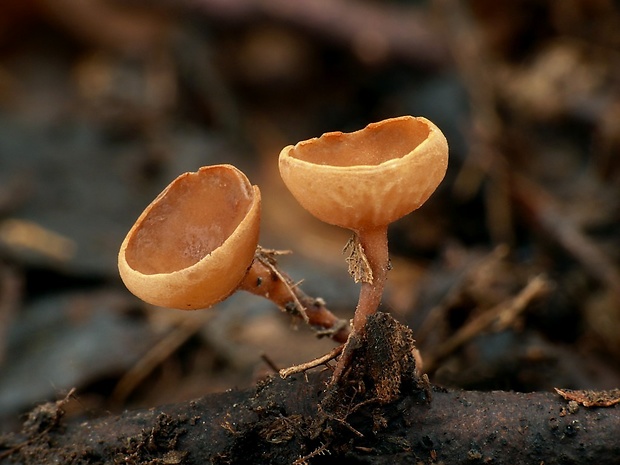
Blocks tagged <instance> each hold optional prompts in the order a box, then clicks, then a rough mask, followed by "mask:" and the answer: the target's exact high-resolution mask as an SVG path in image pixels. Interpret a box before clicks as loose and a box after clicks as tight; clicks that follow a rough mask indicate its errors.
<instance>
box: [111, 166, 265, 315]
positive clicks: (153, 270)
mask: <svg viewBox="0 0 620 465" xmlns="http://www.w3.org/2000/svg"><path fill="white" fill-rule="evenodd" d="M260 201H261V196H260V191H259V189H258V187H257V186H252V185H251V184H250V182H249V181H248V179H247V177H246V176H245V175H244V174H243V173H242V172H241V171H239V170H238V169H237V168H235V167H234V166H232V165H215V166H208V167H202V168H200V169H199V170H198V171H196V172H192V173H184V174H182V175H180V176H179V177H178V178H176V179H175V180H174V181H172V183H170V184H169V185H168V187H166V188H165V189H164V190H163V192H162V193H161V194H159V196H157V198H155V200H153V202H152V203H151V204H150V205H149V206H148V207H146V209H145V210H144V212H143V213H142V214H141V215H140V217H139V218H138V219H137V221H136V222H135V224H134V225H133V227H132V228H131V229H130V231H129V233H128V234H127V236H126V237H125V240H124V241H123V243H122V245H121V248H120V252H119V255H118V268H119V272H120V275H121V278H122V280H123V282H124V283H125V285H126V286H127V289H129V290H130V291H131V292H132V293H133V294H135V295H136V296H138V297H139V298H141V299H142V300H144V301H145V302H148V303H151V304H153V305H159V306H162V307H169V308H177V309H182V310H192V309H198V308H207V307H210V306H212V305H214V304H216V303H218V302H220V301H222V300H224V299H225V298H227V297H228V296H229V295H230V294H232V293H233V292H234V291H235V290H236V289H237V288H238V286H239V284H240V283H241V281H242V280H243V279H244V277H245V275H246V273H247V271H248V269H249V268H250V266H251V264H252V262H253V259H254V254H255V251H256V248H257V245H258V236H259V226H260V203H261V202H260Z"/></svg>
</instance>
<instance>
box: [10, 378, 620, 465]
mask: <svg viewBox="0 0 620 465" xmlns="http://www.w3.org/2000/svg"><path fill="white" fill-rule="evenodd" d="M324 381H325V379H324V377H321V376H316V375H312V376H310V381H309V382H306V381H305V380H304V377H303V376H298V377H295V378H292V379H291V378H289V379H286V380H281V379H278V378H276V377H274V378H271V379H270V380H269V381H268V382H266V383H262V384H261V386H260V387H258V388H255V389H248V390H245V391H230V392H224V393H220V394H215V395H211V396H207V397H204V398H202V399H200V400H197V401H193V402H187V403H181V404H175V405H168V406H165V407H161V408H156V409H149V410H141V411H133V412H126V413H124V414H122V415H119V416H111V417H106V418H100V419H96V420H90V421H86V422H76V423H67V424H65V423H64V422H62V421H58V425H56V424H52V427H51V428H50V430H49V431H47V432H45V433H44V434H41V432H40V431H39V430H38V429H37V428H36V426H37V425H36V424H30V425H29V427H28V428H26V430H27V431H26V432H25V433H23V434H22V435H19V436H14V437H12V438H9V437H6V436H5V437H3V438H1V439H0V453H3V454H4V455H6V456H10V459H11V460H12V461H13V462H14V463H21V464H24V465H29V464H41V463H78V462H79V463H104V462H105V463H121V462H122V463H146V462H149V461H150V462H149V463H183V464H185V465H191V464H201V463H275V464H280V463H282V464H284V463H286V464H290V463H293V462H294V461H295V460H297V459H299V458H300V457H302V456H304V455H308V454H310V453H312V451H313V450H317V449H318V448H319V447H321V446H326V447H325V450H326V451H329V454H330V455H331V457H330V458H331V460H334V461H335V460H337V459H338V458H341V459H344V458H345V456H346V459H347V460H348V461H349V463H351V462H355V463H373V464H379V465H380V464H394V463H403V462H405V461H407V462H409V461H412V460H413V458H416V459H417V460H418V461H419V462H421V463H441V462H443V463H493V464H494V465H502V464H515V463H532V464H539V463H544V464H545V465H553V464H561V463H605V464H618V463H620V441H618V435H619V434H620V408H617V407H615V408H594V409H589V408H585V407H575V405H574V404H573V405H572V406H571V408H569V406H568V403H567V401H566V400H564V399H563V398H561V397H560V396H559V395H557V394H553V393H529V394H523V393H514V392H466V391H446V390H441V389H440V390H435V392H433V398H432V401H431V402H430V403H429V404H427V403H422V404H418V403H417V399H416V397H415V395H410V396H409V397H405V398H402V399H401V400H399V401H398V402H396V403H394V404H390V405H388V406H385V408H384V409H383V410H382V417H381V418H382V419H383V421H384V422H385V423H386V424H387V427H386V428H385V429H382V430H381V431H380V432H379V433H376V432H374V431H373V428H374V426H373V424H372V421H368V415H371V412H372V410H373V409H374V408H376V405H372V404H369V405H368V406H366V407H363V408H360V409H359V410H358V411H357V412H356V413H355V415H356V416H359V417H360V420H359V421H358V422H357V423H355V424H354V426H355V428H356V429H357V430H359V432H360V433H361V434H362V437H357V436H355V437H354V436H353V434H352V433H348V434H347V433H346V432H342V431H341V432H339V433H338V435H337V436H336V438H335V439H333V441H331V442H329V441H327V436H324V435H322V433H321V431H317V430H313V427H312V424H313V420H314V419H315V418H316V417H317V416H318V415H319V413H318V411H317V404H318V402H319V398H318V396H319V395H320V394H319V393H321V392H322V390H323V387H324ZM48 405H50V407H51V408H52V409H57V408H62V407H61V406H60V407H58V406H57V404H55V403H53V404H48ZM50 414H53V412H50ZM52 416H54V415H52ZM363 418H366V421H363V420H362V419H363ZM30 421H31V423H32V422H33V421H36V419H33V418H32V417H31V418H30ZM350 421H351V422H352V424H353V422H354V421H355V418H351V419H350ZM375 426H376V425H375ZM309 430H312V433H314V434H318V439H313V438H311V437H310V432H309ZM343 431H344V430H343ZM331 434H332V435H333V434H334V431H332V433H331ZM396 438H397V439H396ZM346 444H350V445H349V446H346ZM174 460H177V461H176V462H175V461H174Z"/></svg>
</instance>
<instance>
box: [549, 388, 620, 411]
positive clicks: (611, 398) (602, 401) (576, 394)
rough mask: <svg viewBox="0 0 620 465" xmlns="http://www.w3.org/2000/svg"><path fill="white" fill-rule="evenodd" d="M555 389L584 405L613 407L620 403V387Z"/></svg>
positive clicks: (567, 397)
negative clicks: (603, 389) (608, 388)
mask: <svg viewBox="0 0 620 465" xmlns="http://www.w3.org/2000/svg"><path fill="white" fill-rule="evenodd" d="M554 389H555V392H557V393H558V394H560V395H561V396H562V397H564V398H565V399H566V400H568V401H575V402H577V403H579V404H581V405H583V406H584V407H613V406H614V405H616V404H620V389H610V390H608V391H593V390H575V389H559V388H554Z"/></svg>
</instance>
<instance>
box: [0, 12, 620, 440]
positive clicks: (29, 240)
mask: <svg viewBox="0 0 620 465" xmlns="http://www.w3.org/2000/svg"><path fill="white" fill-rule="evenodd" d="M403 114H412V115H415V116H418V115H419V116H425V117H427V118H429V119H431V120H432V121H434V122H435V123H436V124H437V125H438V126H439V127H440V128H441V129H442V130H443V131H444V133H445V135H446V136H447V138H448V141H449V144H450V164H449V168H448V173H447V175H446V179H445V180H444V182H443V183H442V185H441V186H440V187H439V189H438V190H437V192H436V193H435V194H434V195H433V197H431V199H430V200H429V202H427V204H426V205H425V206H423V207H422V208H421V209H420V210H419V211H417V212H415V213H413V214H411V215H409V216H408V217H406V218H404V219H402V220H400V221H399V222H397V223H395V224H394V225H392V226H391V229H390V248H391V256H392V264H393V270H392V271H391V273H390V275H389V282H388V289H387V291H386V296H385V298H384V303H383V309H384V310H388V311H390V312H392V313H393V314H394V315H395V316H396V317H397V318H398V319H399V320H401V321H403V322H406V323H408V324H409V325H410V326H411V327H412V328H413V329H414V331H415V334H416V336H417V338H418V343H419V348H420V351H421V353H422V357H423V359H424V360H425V364H426V365H425V367H426V369H427V371H428V372H429V375H430V378H431V381H433V382H435V383H438V384H443V385H446V386H457V387H463V388H468V389H508V390H519V391H535V390H552V388H553V387H563V388H591V389H609V388H613V387H618V386H619V385H620V381H619V378H620V336H619V334H620V278H619V276H620V275H619V270H618V262H619V260H620V254H619V252H620V250H619V241H620V235H619V233H620V231H619V229H620V222H619V221H618V219H619V218H618V213H619V199H620V197H619V183H618V182H619V175H620V161H619V157H618V155H619V147H620V122H619V121H620V7H619V6H618V4H617V2H613V1H611V0H563V1H562V2H554V1H551V0H547V1H545V0H518V1H513V2H496V1H490V0H470V1H463V2H460V1H455V0H437V1H430V2H423V1H417V2H416V1H405V0H401V1H390V2H387V1H384V2H380V1H370V0H365V1H362V0H356V1H354V0H330V1H310V0H295V1H290V0H263V1H257V0H192V1H190V0H184V1H170V0H159V1H148V0H133V1H131V2H120V1H119V2H114V1H106V0H95V1H92V2H82V1H80V0H26V1H24V0H5V1H3V3H2V5H1V6H0V425H2V431H8V430H11V429H14V428H17V427H18V426H19V422H20V419H21V417H20V415H21V414H23V413H24V412H26V411H27V410H28V409H30V408H32V407H33V406H34V405H36V404H37V403H40V402H44V401H46V400H55V399H58V398H62V397H64V396H65V395H66V394H67V393H68V392H69V390H70V389H71V388H76V399H74V400H73V401H71V402H70V403H69V404H67V405H66V408H67V409H68V414H69V415H70V416H72V417H80V416H84V415H89V416H92V415H100V414H104V413H107V412H115V411H119V410H121V409H124V408H132V407H139V406H154V405H159V404H162V403H169V402H174V401H180V400H183V399H188V398H194V397H199V396H202V395H204V394H207V393H209V392H215V391H222V390H225V389H228V388H232V387H243V386H247V385H250V384H252V383H254V382H255V381H256V380H257V379H259V378H260V377H262V376H265V375H267V374H269V373H271V369H270V368H269V366H268V364H267V363H265V361H264V360H263V359H261V355H265V356H266V357H267V358H268V359H269V360H271V361H272V362H273V363H274V364H275V365H277V366H279V367H285V366H288V365H291V364H295V363H301V362H305V361H307V360H309V359H311V358H313V357H315V356H318V355H322V354H323V353H326V352H327V351H329V350H330V349H331V348H332V347H333V343H332V342H330V341H328V340H317V339H316V338H315V337H314V336H313V334H312V333H311V331H309V330H308V329H307V328H304V327H303V325H302V324H296V323H298V322H294V321H291V319H290V318H289V317H288V316H286V315H283V314H281V313H280V312H279V311H278V310H277V309H276V308H274V307H273V305H272V304H271V303H269V302H267V301H262V300H260V299H259V298H257V297H254V296H251V295H249V294H244V293H238V294H235V295H234V296H233V297H232V298H230V299H229V300H227V301H225V302H223V303H221V304H219V305H218V306H216V307H215V308H213V309H210V310H205V311H197V312H181V311H176V310H166V309H159V308H153V307H151V306H148V305H146V304H144V303H142V302H141V301H139V300H138V299H136V298H135V297H133V296H132V295H131V294H130V293H129V292H128V291H127V290H126V289H125V288H124V286H123V285H122V283H121V281H120V279H119V277H118V274H117V271H116V255H117V253H118V247H119V245H120V243H121V241H122V239H123V237H124V235H125V234H126V232H127V231H128V230H129V228H130V227H131V225H132V224H133V221H134V220H135V219H136V218H137V216H138V215H139V213H140V212H141V211H142V209H143V208H144V207H145V206H146V205H147V204H148V203H149V202H150V201H151V200H152V198H154V197H155V196H156V195H157V193H159V192H160V191H161V190H162V189H163V188H164V187H165V186H166V185H167V184H168V183H169V182H170V181H171V180H172V179H174V178H175V177H176V176H177V175H178V174H180V173H182V172H184V171H193V170H196V169H197V168H198V167H199V166H203V165H209V164H216V163H232V164H235V165H236V166H238V167H239V168H241V169H242V170H244V172H245V173H246V174H247V175H248V177H249V178H250V180H251V182H252V183H254V184H257V185H259V186H260V188H261V191H262V195H263V219H262V223H263V224H262V231H261V244H262V245H263V246H264V247H269V248H280V249H291V250H293V251H294V254H293V255H292V256H287V257H285V258H282V260H281V264H282V267H283V269H285V270H286V271H287V272H288V273H290V274H291V276H293V277H294V279H296V280H302V279H303V280H304V281H303V283H302V287H303V288H304V290H305V291H306V292H307V293H308V294H311V295H315V296H320V297H323V298H324V299H325V300H326V301H327V303H328V306H329V307H330V308H331V310H332V311H334V312H335V313H336V314H338V315H339V316H342V317H347V318H348V317H350V316H351V315H352V312H353V310H354V308H355V303H356V295H357V286H356V285H355V284H353V283H352V282H351V280H350V279H349V277H348V275H347V271H346V264H345V263H344V257H343V256H342V255H341V250H342V247H343V246H344V244H345V242H346V241H347V239H348V234H349V233H348V232H346V231H343V230H339V229H338V228H333V227H330V226H327V225H324V224H321V223H320V222H318V221H317V220H315V219H314V218H312V217H311V216H310V215H309V214H307V213H306V212H304V211H303V210H302V209H301V207H299V206H298V205H297V204H296V203H295V202H294V200H293V199H292V197H291V196H290V194H289V193H288V192H287V191H286V189H285V188H284V185H283V184H282V182H281V180H280V179H279V176H278V172H277V157H278V154H279V151H280V150H281V149H282V148H283V147H284V146H286V145H288V144H293V143H295V142H297V141H299V140H303V139H307V138H310V137H314V136H318V135H320V134H321V133H323V132H327V131H335V130H341V131H351V130H357V129H360V128H362V127H364V126H365V125H366V124H368V123H370V122H373V121H378V120H381V119H384V118H388V117H392V116H398V115H403ZM535 277H539V278H538V279H539V280H543V281H544V283H545V286H544V291H541V292H536V293H534V294H533V295H530V294H529V293H528V290H529V289H531V288H528V283H531V282H532V280H533V279H534V278H535ZM295 326H299V329H298V330H297V331H295Z"/></svg>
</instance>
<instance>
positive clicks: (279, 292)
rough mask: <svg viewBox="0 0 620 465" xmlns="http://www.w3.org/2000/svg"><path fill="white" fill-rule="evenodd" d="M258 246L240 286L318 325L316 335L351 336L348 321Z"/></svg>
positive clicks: (339, 339) (309, 323) (312, 325)
mask: <svg viewBox="0 0 620 465" xmlns="http://www.w3.org/2000/svg"><path fill="white" fill-rule="evenodd" d="M264 253H266V252H265V251H263V249H260V248H259V249H258V252H257V256H256V258H255V259H254V261H253V262H252V265H251V266H250V269H249V270H248V272H247V274H246V276H245V278H244V279H243V281H242V282H241V284H240V286H239V289H243V290H244V291H247V292H251V293H252V294H255V295H258V296H261V297H264V298H266V299H269V300H271V301H272V302H273V303H275V304H276V305H277V306H278V307H279V308H280V309H282V310H283V311H285V312H287V313H290V314H292V315H294V316H299V317H301V318H302V319H303V320H304V321H305V322H306V323H307V324H308V325H310V326H311V327H313V328H315V329H316V332H317V335H319V336H328V337H330V338H331V339H333V340H334V341H336V342H345V341H346V340H347V338H348V336H349V332H350V330H349V324H348V322H347V321H345V320H342V319H339V318H337V317H336V316H335V315H334V314H333V313H332V312H331V311H330V310H329V309H328V308H327V307H326V306H325V302H324V301H323V299H320V298H313V297H310V296H308V295H307V294H306V293H304V292H303V291H302V290H301V289H300V288H299V286H298V285H297V284H296V283H294V282H293V281H292V280H291V278H289V276H288V275H286V274H285V273H283V272H282V271H280V270H279V269H278V267H277V263H276V261H275V259H274V258H273V257H272V256H269V257H267V258H266V257H264V256H262V255H261V254H264Z"/></svg>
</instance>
